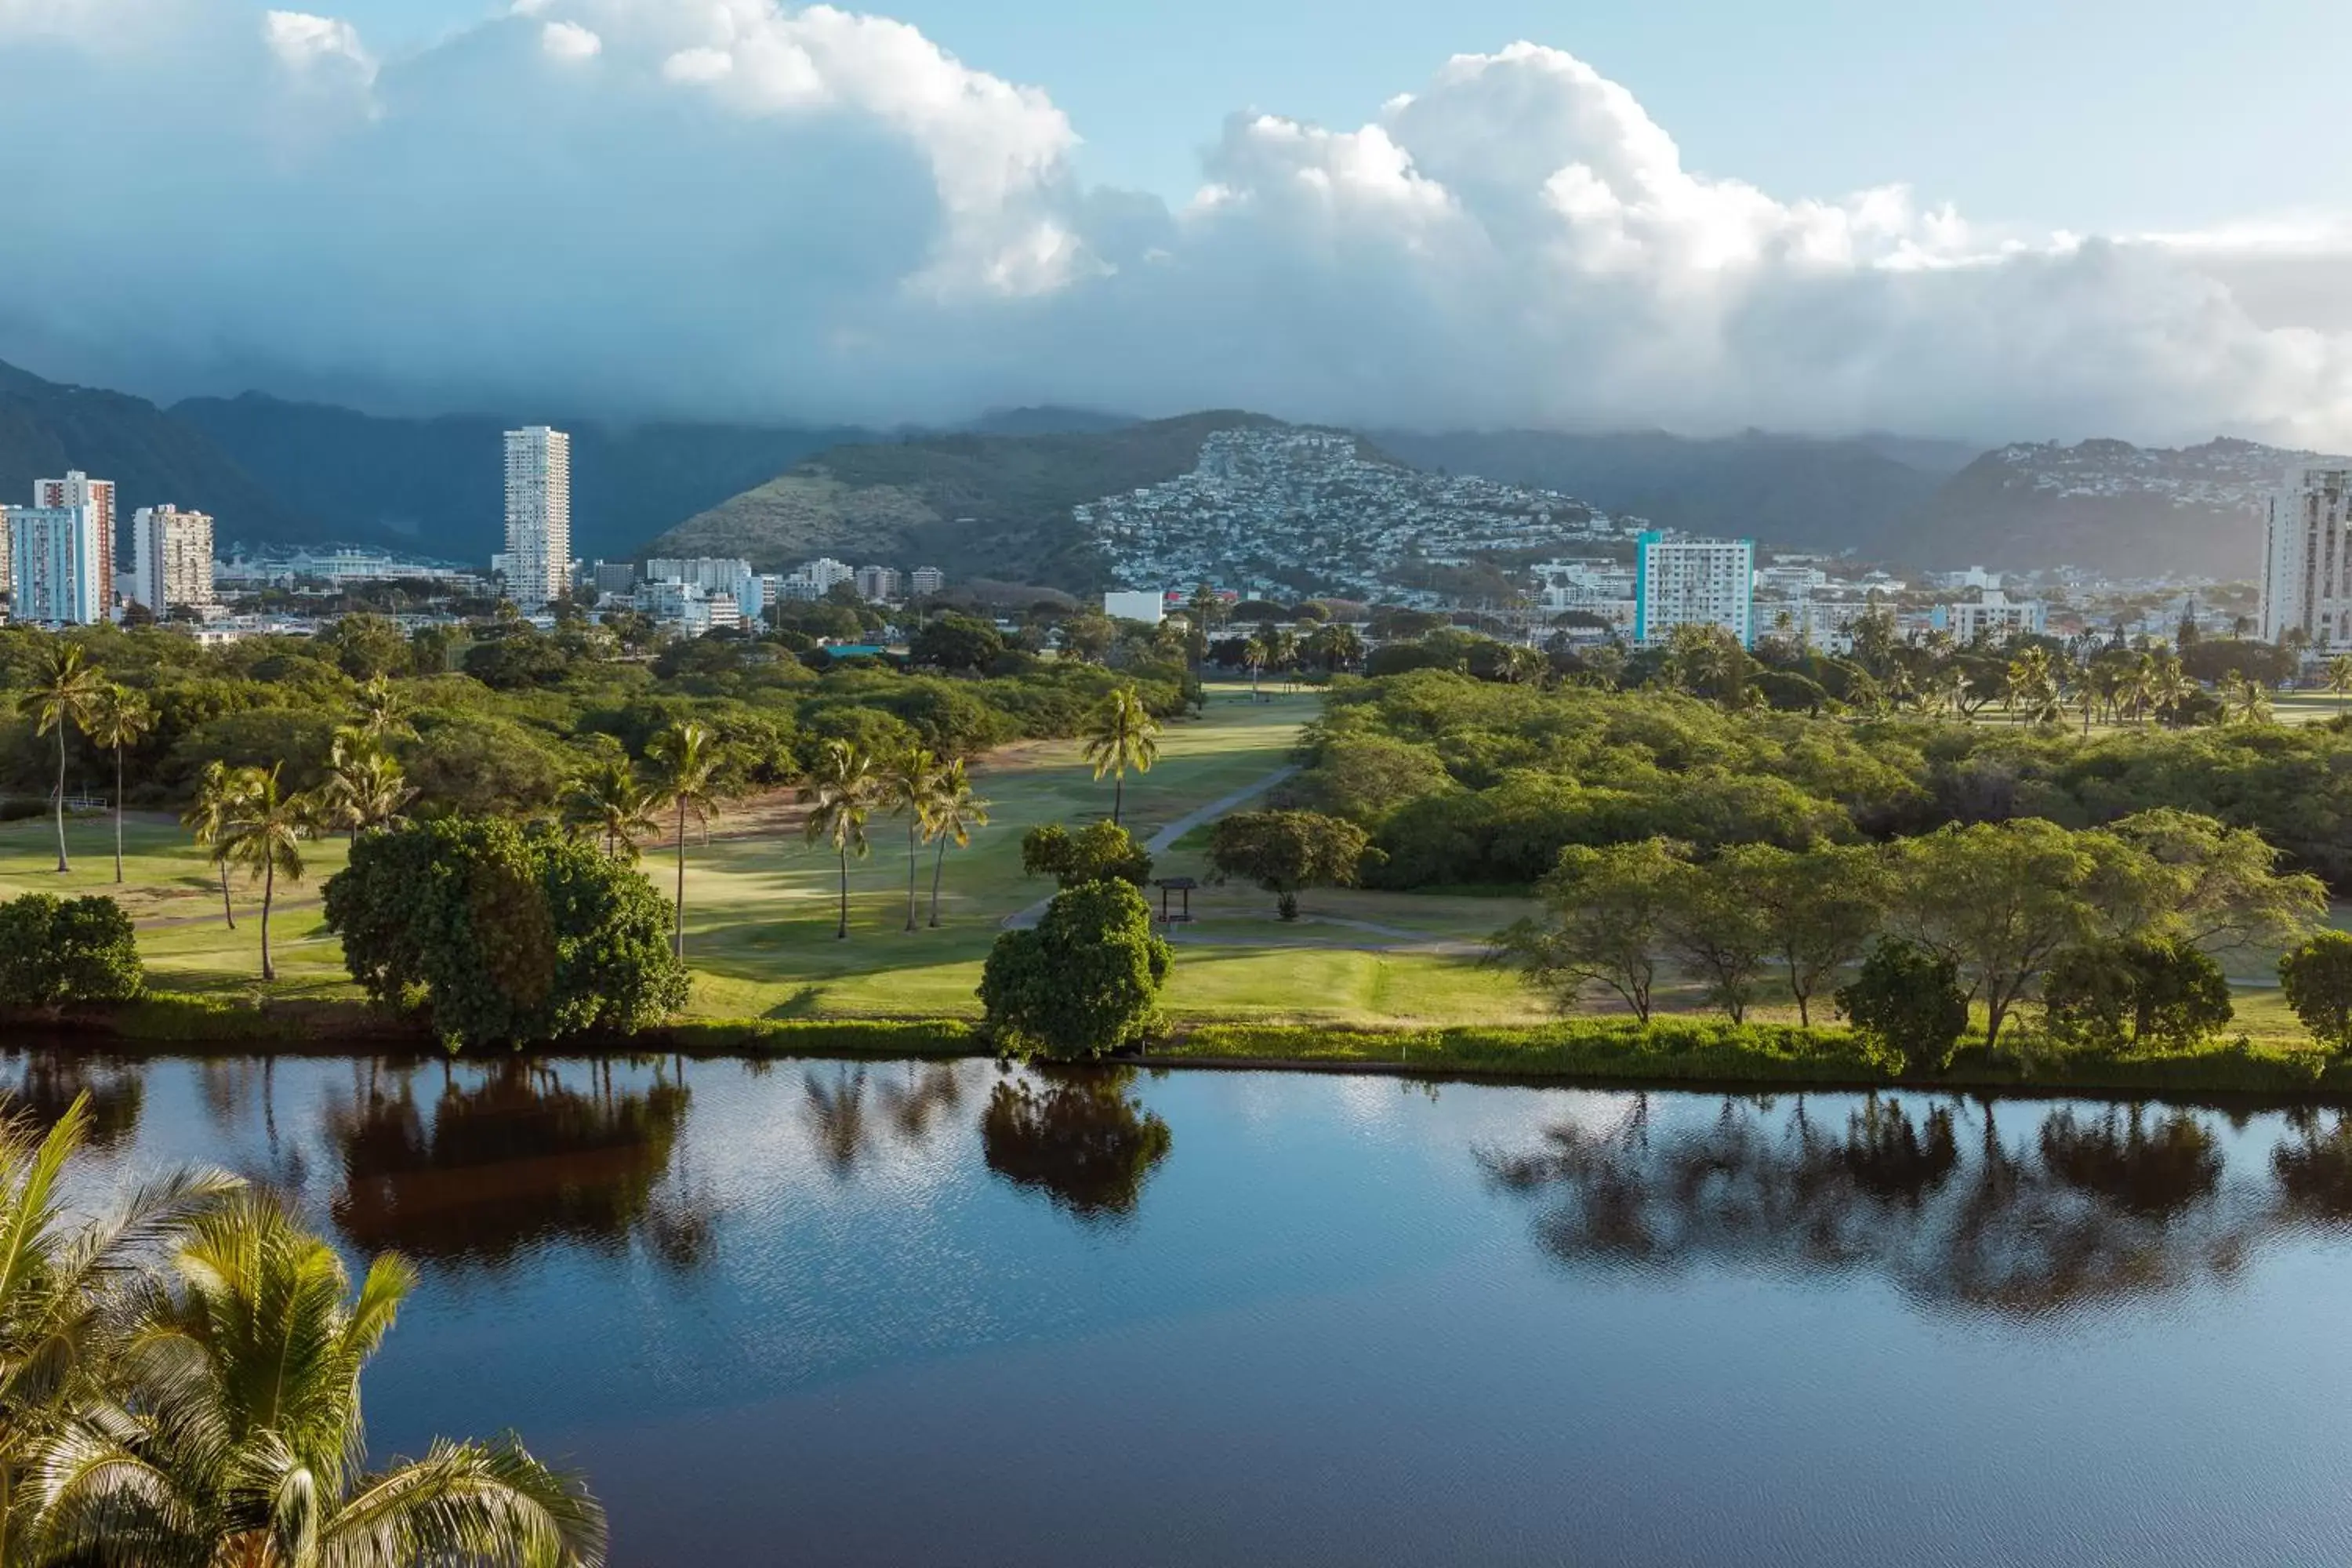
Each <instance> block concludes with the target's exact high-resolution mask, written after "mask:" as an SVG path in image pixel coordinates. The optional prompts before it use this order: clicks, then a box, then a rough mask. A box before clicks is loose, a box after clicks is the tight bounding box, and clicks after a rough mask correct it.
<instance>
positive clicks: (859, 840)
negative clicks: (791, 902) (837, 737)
mask: <svg viewBox="0 0 2352 1568" xmlns="http://www.w3.org/2000/svg"><path fill="white" fill-rule="evenodd" d="M874 787H875V779H874V759H873V758H871V757H869V756H867V755H866V753H865V752H862V751H860V750H859V749H858V748H857V747H856V746H855V745H852V744H851V743H850V742H847V741H827V742H825V743H824V751H823V752H820V753H819V754H818V756H817V763H816V766H814V768H811V769H810V770H809V775H808V782H807V783H806V784H803V785H802V786H801V799H802V800H803V801H805V802H807V803H808V808H809V814H808V821H807V823H806V824H805V825H804V827H803V832H804V833H805V834H806V836H807V837H808V841H809V842H810V843H811V844H825V845H829V846H831V847H832V849H833V852H834V853H835V855H837V856H839V857H840V858H841V920H840V921H839V923H838V924H837V925H835V928H834V932H833V934H834V937H835V940H836V941H842V940H846V939H847V937H848V935H849V858H850V857H851V856H852V855H855V856H856V857H857V858H859V859H860V860H863V859H865V858H866V849H867V845H866V817H867V816H868V815H869V814H870V813H871V812H872V811H873V808H874Z"/></svg>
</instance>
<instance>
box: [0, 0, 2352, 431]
mask: <svg viewBox="0 0 2352 1568" xmlns="http://www.w3.org/2000/svg"><path fill="white" fill-rule="evenodd" d="M294 3H296V4H301V5H316V6H318V7H319V9H318V10H317V11H315V12H306V11H295V10H289V9H285V8H282V7H281V8H274V9H273V8H271V7H269V6H267V5H255V4H251V3H249V0H0V68H5V67H7V66H9V65H10V64H11V63H12V57H14V63H15V64H16V66H17V67H18V68H17V69H16V71H15V72H14V73H13V79H16V80H18V81H19V82H26V81H31V82H34V83H35V84H36V85H35V86H34V88H33V89H32V90H31V91H29V92H22V91H20V92H18V93H16V94H12V95H11V97H10V98H9V99H8V100H5V102H0V192H5V194H7V195H8V196H9V198H10V202H11V206H12V210H14V211H17V212H24V211H27V210H40V211H45V212H49V213H52V214H54V215H56V216H55V217H54V220H53V221H49V222H45V223H43V224H40V225H37V226H35V228H34V238H33V241H32V243H30V244H28V245H17V244H12V245H11V246H10V247H7V248H6V249H5V250H0V357H5V358H9V359H12V360H15V361H16V362H17V363H25V364H26V365H27V367H28V368H32V369H35V370H37V371H41V372H43V373H44V374H60V375H68V376H71V377H75V378H79V379H86V380H92V381H105V382H107V383H109V384H121V385H127V386H131V387H132V388H133V389H135V390H140V391H142V392H148V393H150V394H151V395H177V394H181V393H185V392H194V391H229V390H236V388H237V387H240V386H243V385H247V384H251V385H259V386H263V387H265V388H267V389H269V390H273V391H279V392H283V393H287V394H289V395H319V396H335V397H341V398H348V399H352V400H356V401H360V402H362V403H366V404H369V405H377V406H402V407H415V408H430V407H442V406H455V405H492V404H495V405H498V406H500V407H502V408H510V407H514V406H517V405H519V404H520V403H529V402H534V401H536V402H542V403H544V402H554V401H562V402H563V403H565V404H566V405H567V406H570V407H573V408H580V409H582V411H583V412H589V413H597V412H603V413H608V414H612V415H615V416H633V415H649V414H693V415H707V416H729V417H744V418H761V419H768V418H812V419H814V418H824V419H834V418H844V419H846V418H855V419H863V420H882V421H888V420H894V419H931V418H945V417H956V416H961V415H964V414H969V413H971V412H974V411H976V410H977V409H978V408H981V407H986V406H1004V405H1012V404H1016V403H1023V402H1038V401H1056V402H1074V403H1085V404H1089V405H1100V406H1114V407H1118V408H1121V409H1126V410H1130V411H1133V412H1138V413H1145V414H1160V413H1173V412H1179V411H1181V410H1182V409H1185V408H1188V407H1192V406H1200V405H1232V404H1245V405H1252V406H1259V407H1265V408H1267V409H1268V410H1269V411H1271V412H1275V413H1279V414H1285V415H1289V416H1297V417H1311V418H1328V419H1345V420H1349V421H1356V422H1363V423H1373V424H1410V425H1417V426H1498V425H1545V426H1578V427H1591V426H1629V425H1663V426H1668V427H1672V428H1678V429H1686V430H1691V431H1694V432H1699V433H1703V432H1706V431H1711V430H1719V429H1728V428H1737V427H1740V426H1748V425H1760V426H1772V427H1779V428H1794V429H1805V430H1813V431H1819V432H1824V433H1827V432H1833V431H1837V430H1842V429H1854V428H1863V427H1871V428H1900V429H1905V430H1909V431H1915V432H1916V433H1921V434H1933V435H1948V436H1955V437H1967V438H1974V439H1986V440H1990V439H2008V438H2040V437H2055V438H2070V439H2071V438H2078V437H2082V436H2084V435H2093V434H2118V435H2124V436H2126V437H2132V438H2136V439H2148V440H2172V439H2195V438H2201V437H2203V436H2206V435H2210V434H2213V433H2216V432H2221V431H2227V432H2229V433H2233V434H2245V435H2255V436H2263V437H2270V438H2273V439H2280V440H2294V441H2296V442H2299V443H2302V444H2313V445H2329V444H2334V445H2336V446H2339V447H2341V446H2347V445H2352V121H2346V120H2345V118H2344V116H2343V114H2342V110H2341V107H2340V104H2337V103H2333V102H2331V101H2330V93H2329V91H2328V89H2327V87H2326V82H2327V73H2326V71H2320V72H2318V73H2316V75H2315V78H2314V79H2311V80H2309V81H2306V82H2305V83H2303V84H2302V85H2301V86H2300V87H2298V86H2297V85H2296V84H2295V83H2294V80H2293V78H2294V74H2295V68H2294V62H2295V61H2297V60H2315V61H2325V60H2340V59H2343V58H2352V6H2347V5H2342V4H2340V0H2336V3H2322V0H2239V3H2237V4H2232V5H2226V6H2224V5H2218V4H2190V3H2189V0H2141V3H2140V4H2137V5H2126V4H2120V3H2111V0H2071V3H2070V0H2043V3H2042V4H2040V5H2031V4H2027V3H2025V0H1978V3H1977V4H1974V5H1969V6H1965V7H1963V6H1943V7H1930V6H1924V5H1885V4H1883V3H1881V4H1863V3H1859V0H1785V3H1783V4H1780V5H1775V6H1770V7H1764V6H1757V5H1748V4H1741V3H1735V0H1714V3H1707V4H1701V3H1696V0H1680V3H1675V0H1652V3H1649V4H1644V5H1624V4H1620V5H1590V4H1586V5H1575V4H1560V3H1549V4H1539V3H1537V0H1445V3H1444V4H1432V3H1429V0H1348V3H1346V4H1341V3H1339V0H1184V3H1183V4H1172V3H1167V0H1120V3H1119V4H1118V5H1107V4H1103V3H1102V0H1020V3H1018V4H1012V3H999V4H990V3H987V0H890V3H889V4H887V5H886V6H885V7H884V9H883V10H882V11H881V12H878V13H876V14H871V15H866V14H857V13H851V12H839V11H831V10H826V9H824V8H821V7H819V8H807V9H803V8H800V7H796V6H791V5H778V4H775V3H773V0H523V4H522V5H520V6H519V7H516V8H514V9H513V10H509V9H506V8H503V7H501V8H498V9H492V8H488V7H486V6H484V5H480V4H478V3H476V0H340V3H338V0H294ZM518 13H519V14H518ZM92 88H95V89H98V90H97V91H95V92H94V93H93V92H89V91H88V90H87V89H92ZM77 100H79V101H80V102H84V103H87V102H90V101H98V102H105V103H110V104H112V103H121V102H131V103H133V104H138V103H141V102H142V101H149V100H152V106H151V107H149V108H147V109H145V110H140V109H135V108H134V109H132V110H130V111H128V112H126V113H123V114H121V115H113V114H108V115H104V116H100V117H98V122H97V123H94V124H92V125H90V126H89V134H88V135H87V136H86V137H84V138H77V140H76V141H75V142H74V143H73V144H72V145H71V146H64V145H61V144H60V142H59V139H58V137H57V135H56V134H55V127H56V125H57V124H58V120H57V118H56V117H57V116H58V114H61V113H68V112H71V105H73V104H74V103H75V102H76V101H77ZM126 215H136V216H126ZM158 220H160V225H159V221H158ZM158 233H168V234H173V235H174V236H176V238H175V239H174V240H173V242H172V243H169V244H157V243H155V241H154V238H153V237H154V236H156V235H157V234H158ZM133 234H136V235H137V236H138V238H133V237H132V235H133ZM22 237H23V236H22V235H21V234H20V236H19V238H22Z"/></svg>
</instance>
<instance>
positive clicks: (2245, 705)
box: [2219, 669, 2271, 724]
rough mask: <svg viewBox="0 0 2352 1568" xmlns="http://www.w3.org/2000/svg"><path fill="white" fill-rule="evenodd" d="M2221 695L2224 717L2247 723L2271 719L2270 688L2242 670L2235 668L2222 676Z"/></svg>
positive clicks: (2258, 722) (2259, 722) (2257, 722)
mask: <svg viewBox="0 0 2352 1568" xmlns="http://www.w3.org/2000/svg"><path fill="white" fill-rule="evenodd" d="M2219 695H2220V697H2221V713H2222V716H2223V717H2224V718H2227V719H2230V720H2233V721H2237V722H2240V723H2245V724H2261V723H2264V722H2267V721H2269V719H2270V716H2271V691H2270V688H2269V687H2267V686H2264V685H2263V683H2262V682H2261V681H2259V680H2256V679H2253V678H2252V676H2249V675H2247V674H2246V673H2245V672H2244V671H2242V670H2234V669H2233V670H2231V672H2230V673H2229V674H2228V675H2226V676H2224V677H2222V678H2221V689H2220V692H2219Z"/></svg>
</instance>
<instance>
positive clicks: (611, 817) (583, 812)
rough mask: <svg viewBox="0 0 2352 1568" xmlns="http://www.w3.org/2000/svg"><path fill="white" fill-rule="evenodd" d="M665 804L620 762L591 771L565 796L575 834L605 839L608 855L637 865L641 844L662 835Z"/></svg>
mask: <svg viewBox="0 0 2352 1568" xmlns="http://www.w3.org/2000/svg"><path fill="white" fill-rule="evenodd" d="M661 805H662V803H661V801H660V800H659V799H658V798H657V797H656V795H655V794H654V792H653V791H652V790H649V789H647V788H646V785H645V783H644V781H643V780H641V779H639V778H638V777H637V774H636V770H635V769H634V768H632V767H630V766H629V764H628V763H625V762H621V761H619V760H618V759H609V760H607V761H605V762H604V763H599V764H597V765H596V766H594V767H593V768H590V769H589V770H588V771H587V772H586V773H583V774H582V775H581V776H580V777H579V778H577V779H575V780H573V781H572V787H571V788H570V789H568V790H566V791H565V792H564V795H563V821H564V825H565V826H568V827H570V828H571V829H572V831H573V832H574V833H580V834H585V835H588V836H590V837H602V838H603V839H604V853H605V854H607V855H610V856H613V857H614V858H616V859H623V860H626V861H628V862H629V863H630V864H631V865H635V864H636V861H637V857H638V855H639V853H640V851H639V849H638V843H639V841H640V840H643V839H647V838H652V837H655V836H656V835H657V834H659V833H660V832H661V823H660V821H659V819H658V818H659V813H660V811H661Z"/></svg>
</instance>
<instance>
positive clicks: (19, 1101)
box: [0, 1049, 147, 1152]
mask: <svg viewBox="0 0 2352 1568" xmlns="http://www.w3.org/2000/svg"><path fill="white" fill-rule="evenodd" d="M15 1062H16V1067H17V1074H16V1081H15V1082H13V1083H8V1084H5V1085H0V1113H5V1114H7V1115H12V1116H24V1117H28V1118H30V1119H31V1121H32V1122H33V1125H34V1126H35V1128H36V1129H37V1131H40V1132H41V1133H44V1134H46V1133H47V1131H49V1129H50V1128H52V1127H55V1126H56V1125H57V1124H58V1118H59V1117H61V1116H63V1115H64V1114H65V1113H66V1111H67V1110H68V1108H70V1107H71V1106H72V1104H73V1102H74V1099H75V1097H76V1096H78V1095H82V1094H87V1095H89V1147H90V1148H91V1149H93V1150H95V1151H98V1152H111V1151H113V1150H117V1149H120V1148H122V1147H123V1146H124V1145H126V1144H128V1143H129V1142H131V1138H132V1137H133V1136H134V1135H135V1134H136V1133H137V1132H138V1131H139V1112H140V1110H141V1109H142V1107H143V1106H144V1105H145V1104H146V1102H147V1082H146V1076H145V1074H144V1073H143V1072H142V1069H141V1068H139V1067H138V1065H137V1064H135V1063H131V1062H127V1061H123V1060H121V1059H120V1058H106V1057H97V1056H92V1055H90V1054H89V1052H87V1051H77V1050H70V1049H66V1050H35V1051H26V1053H24V1055H23V1056H22V1057H20V1058H15Z"/></svg>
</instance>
